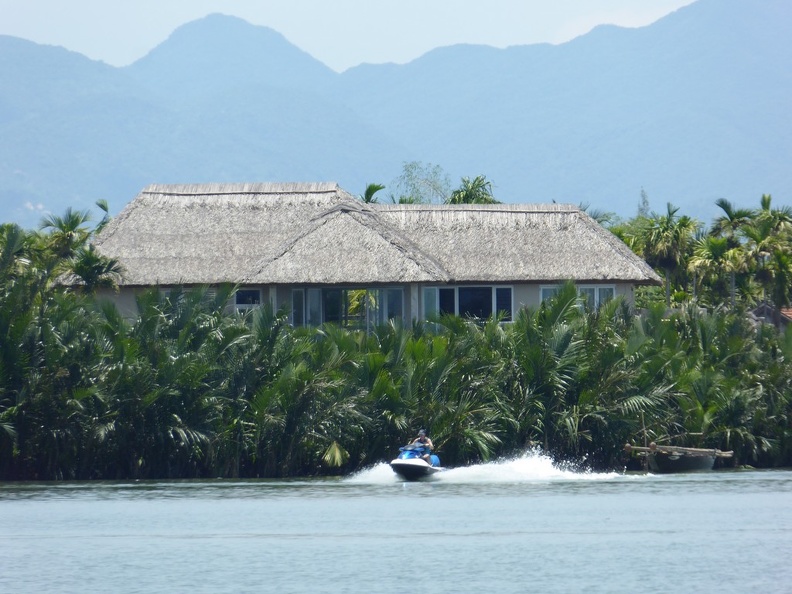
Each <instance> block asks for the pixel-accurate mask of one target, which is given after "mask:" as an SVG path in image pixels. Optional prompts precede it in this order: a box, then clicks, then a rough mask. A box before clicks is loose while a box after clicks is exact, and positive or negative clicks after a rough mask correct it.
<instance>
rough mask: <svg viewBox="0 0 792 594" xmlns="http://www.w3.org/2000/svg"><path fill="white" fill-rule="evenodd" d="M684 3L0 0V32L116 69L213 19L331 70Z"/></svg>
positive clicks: (566, 31) (559, 35)
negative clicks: (242, 26) (274, 38)
mask: <svg viewBox="0 0 792 594" xmlns="http://www.w3.org/2000/svg"><path fill="white" fill-rule="evenodd" d="M692 2H693V0H487V1H486V2H484V1H483V0H333V1H332V2H331V1H328V0H278V1H272V0H0V34H5V35H14V36H17V37H22V38H24V39H29V40H31V41H35V42H37V43H45V44H51V45H61V46H63V47H66V48H67V49H70V50H74V51H77V52H80V53H82V54H85V55H86V56H88V57H89V58H93V59H96V60H103V61H105V62H107V63H109V64H112V65H114V66H123V65H126V64H129V63H131V62H134V61H135V60H137V59H138V58H140V57H142V56H143V55H145V54H146V53H148V51H150V50H151V49H152V48H154V47H155V46H156V45H158V44H159V43H161V42H162V41H164V40H165V39H166V38H167V37H168V35H170V33H171V32H172V31H173V30H174V29H176V28H177V27H178V26H179V25H182V24H184V23H186V22H189V21H192V20H195V19H198V18H201V17H203V16H205V15H207V14H211V13H213V12H220V13H224V14H229V15H235V16H238V17H241V18H243V19H245V20H246V21H249V22H251V23H253V24H256V25H265V26H267V27H271V28H272V29H275V30H276V31H278V32H279V33H281V34H283V35H284V36H285V37H286V38H287V39H288V40H289V41H291V42H292V43H293V44H294V45H296V46H297V47H299V48H300V49H302V50H304V51H306V52H308V53H309V54H311V55H312V56H314V57H315V58H317V59H319V60H321V61H322V62H324V63H325V64H326V65H328V66H330V67H331V68H333V69H335V70H337V71H343V70H345V69H347V68H349V67H351V66H356V65H357V64H360V63H363V62H369V63H383V62H398V63H404V62H409V61H410V60H413V59H414V58H417V57H418V56H420V55H422V54H424V53H426V52H427V51H429V50H430V49H432V48H435V47H441V46H447V45H453V44H457V43H475V44H484V45H491V46H494V47H499V48H503V47H507V46H510V45H521V44H530V43H539V42H550V43H560V42H563V41H568V40H569V39H572V38H574V37H577V36H578V35H582V34H583V33H586V32H588V31H590V30H591V29H592V28H593V27H594V26H596V25H598V24H602V23H611V24H616V25H621V26H625V27H637V26H642V25H647V24H649V23H651V22H654V21H656V20H657V19H658V18H660V17H662V16H664V15H666V14H668V13H669V12H672V11H674V10H676V9H677V8H680V7H682V6H685V5H687V4H691V3H692Z"/></svg>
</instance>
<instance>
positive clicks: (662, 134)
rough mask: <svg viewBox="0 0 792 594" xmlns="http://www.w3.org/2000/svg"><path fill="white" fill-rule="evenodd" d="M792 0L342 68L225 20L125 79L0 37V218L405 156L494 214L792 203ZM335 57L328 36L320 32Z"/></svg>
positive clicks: (336, 170)
mask: <svg viewBox="0 0 792 594" xmlns="http://www.w3.org/2000/svg"><path fill="white" fill-rule="evenodd" d="M790 17H792V8H790V5H789V2H788V0H760V1H757V0H698V1H697V2H694V3H693V4H690V5H688V6H686V7H683V8H680V9H679V10H677V11H675V12H673V13H671V14H670V15H668V16H666V17H664V18H662V19H660V20H659V21H657V22H655V23H653V24H651V25H649V26H645V27H641V28H636V29H627V28H620V27H616V26H600V27H597V28H595V29H594V30H592V31H591V32H590V33H588V34H586V35H583V36H581V37H578V38H576V39H574V40H572V41H569V42H567V43H563V44H559V45H549V44H536V45H525V46H514V47H509V48H507V49H495V48H491V47H486V46H474V45H455V46H450V47H444V48H439V49H436V50H433V51H431V52H429V53H427V54H425V55H423V56H421V57H420V58H418V59H416V60H414V61H412V62H410V63H407V64H404V65H396V64H379V65H369V64H364V65H361V66H358V67H355V68H351V69H349V70H347V71H345V72H342V73H337V72H335V71H333V70H331V69H330V68H328V67H326V66H325V65H324V64H322V63H321V62H319V61H318V60H316V59H314V58H313V57H311V56H310V55H308V54H307V53H305V52H304V51H302V50H300V49H299V48H297V47H295V46H294V45H292V44H291V43H289V42H288V41H287V40H286V39H285V38H284V37H283V36H282V35H280V34H279V33H277V32H276V31H274V30H272V29H269V28H267V27H261V26H254V25H251V24H249V23H247V22H245V21H243V20H241V19H239V18H236V17H231V16H226V15H220V14H214V15H210V16H207V17H205V18H202V19H200V20H197V21H193V22H190V23H187V24H185V25H183V26H181V27H180V28H178V29H176V30H175V31H174V32H173V34H172V35H171V36H170V37H169V38H168V39H167V40H166V41H164V42H163V43H162V44H160V45H159V46H157V47H156V48H154V49H153V50H152V51H151V52H150V53H149V54H148V55H146V56H145V57H143V58H141V59H140V60H138V61H136V62H135V63H133V64H131V65H129V66H126V67H121V68H117V67H113V66H109V65H107V64H104V63H103V62H98V61H93V60H90V59H88V58H86V57H85V56H82V55H80V54H77V53H74V52H70V51H68V50H66V49H64V48H60V47H53V46H46V45H39V44H36V43H33V42H30V41H26V40H23V39H20V38H16V37H10V36H0V80H2V81H3V83H2V86H0V206H2V212H3V216H2V219H1V220H0V222H17V223H20V224H22V225H23V226H26V227H35V226H36V225H37V223H38V222H39V220H40V218H41V216H42V214H43V213H45V212H53V213H55V214H62V212H63V211H64V210H65V209H66V207H68V206H72V207H74V208H79V209H84V208H92V207H93V205H94V203H95V202H96V201H97V200H99V199H104V200H107V202H108V203H109V205H110V210H111V214H116V213H117V212H118V211H119V210H120V209H121V208H122V207H123V206H124V205H125V204H126V203H127V202H129V201H130V200H131V199H132V198H133V197H134V196H135V195H136V194H137V192H138V191H139V190H140V189H142V188H143V187H144V186H146V185H148V184H150V183H199V182H255V181H337V182H339V183H340V184H341V186H342V187H344V188H345V189H346V190H348V191H350V192H352V193H355V194H362V193H363V191H364V189H365V187H366V185H367V184H368V183H372V182H376V183H382V184H385V185H386V189H385V190H384V191H383V192H382V194H381V195H382V196H388V195H389V193H392V192H394V189H393V181H394V180H396V179H397V178H398V176H399V175H400V174H401V173H402V169H403V166H404V164H405V163H407V162H413V161H417V162H420V163H425V164H434V165H439V166H440V167H441V168H442V170H443V171H444V172H446V173H447V174H448V176H449V177H450V178H451V180H452V186H454V187H456V186H457V185H458V184H459V181H460V179H461V177H463V176H465V177H471V178H472V177H475V176H477V175H485V176H486V177H487V179H488V180H490V181H491V182H492V184H493V191H494V192H493V193H494V195H495V197H496V198H497V199H499V200H501V201H503V202H552V201H555V202H569V203H573V204H586V205H588V206H589V207H590V208H592V209H596V210H598V211H602V212H613V213H615V214H617V215H619V216H621V217H631V216H634V215H635V214H636V212H637V210H638V205H639V204H640V202H641V196H642V193H645V194H644V195H645V196H647V197H648V199H649V204H650V207H651V208H652V210H655V211H658V212H664V211H665V205H666V203H667V202H671V203H673V204H674V205H676V206H678V207H680V214H688V215H690V216H694V217H697V218H699V219H700V220H702V221H704V222H707V223H708V222H709V221H710V219H711V217H713V216H716V215H717V214H718V209H717V208H716V207H715V201H716V200H717V199H718V198H726V199H728V200H730V201H732V202H733V203H734V204H736V205H740V206H751V207H755V206H758V205H759V199H760V197H761V195H762V194H772V195H773V197H774V202H773V204H774V205H782V204H784V203H785V202H786V203H790V202H792V167H791V166H790V156H792V118H791V117H790V115H789V110H790V107H791V106H792V101H791V99H792V67H790V64H792V35H790V33H792V18H790ZM328 43H332V40H331V39H329V40H328Z"/></svg>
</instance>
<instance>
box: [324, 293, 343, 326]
mask: <svg viewBox="0 0 792 594" xmlns="http://www.w3.org/2000/svg"><path fill="white" fill-rule="evenodd" d="M341 305H342V295H341V289H324V290H323V291H322V309H323V313H324V315H323V316H322V319H323V320H324V321H325V322H332V323H334V324H340V323H341Z"/></svg>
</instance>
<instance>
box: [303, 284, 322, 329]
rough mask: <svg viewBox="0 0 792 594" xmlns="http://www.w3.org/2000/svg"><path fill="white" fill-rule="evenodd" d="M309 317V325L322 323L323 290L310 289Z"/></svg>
mask: <svg viewBox="0 0 792 594" xmlns="http://www.w3.org/2000/svg"><path fill="white" fill-rule="evenodd" d="M306 309H307V312H306V313H307V317H308V325H309V326H320V325H321V324H322V290H321V289H308V306H307V308H306Z"/></svg>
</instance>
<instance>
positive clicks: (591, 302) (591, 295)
mask: <svg viewBox="0 0 792 594" xmlns="http://www.w3.org/2000/svg"><path fill="white" fill-rule="evenodd" d="M579 292H580V295H581V296H582V297H585V298H586V304H587V305H588V306H589V307H590V308H594V307H597V290H596V289H595V288H594V287H581V288H580V289H579Z"/></svg>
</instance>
